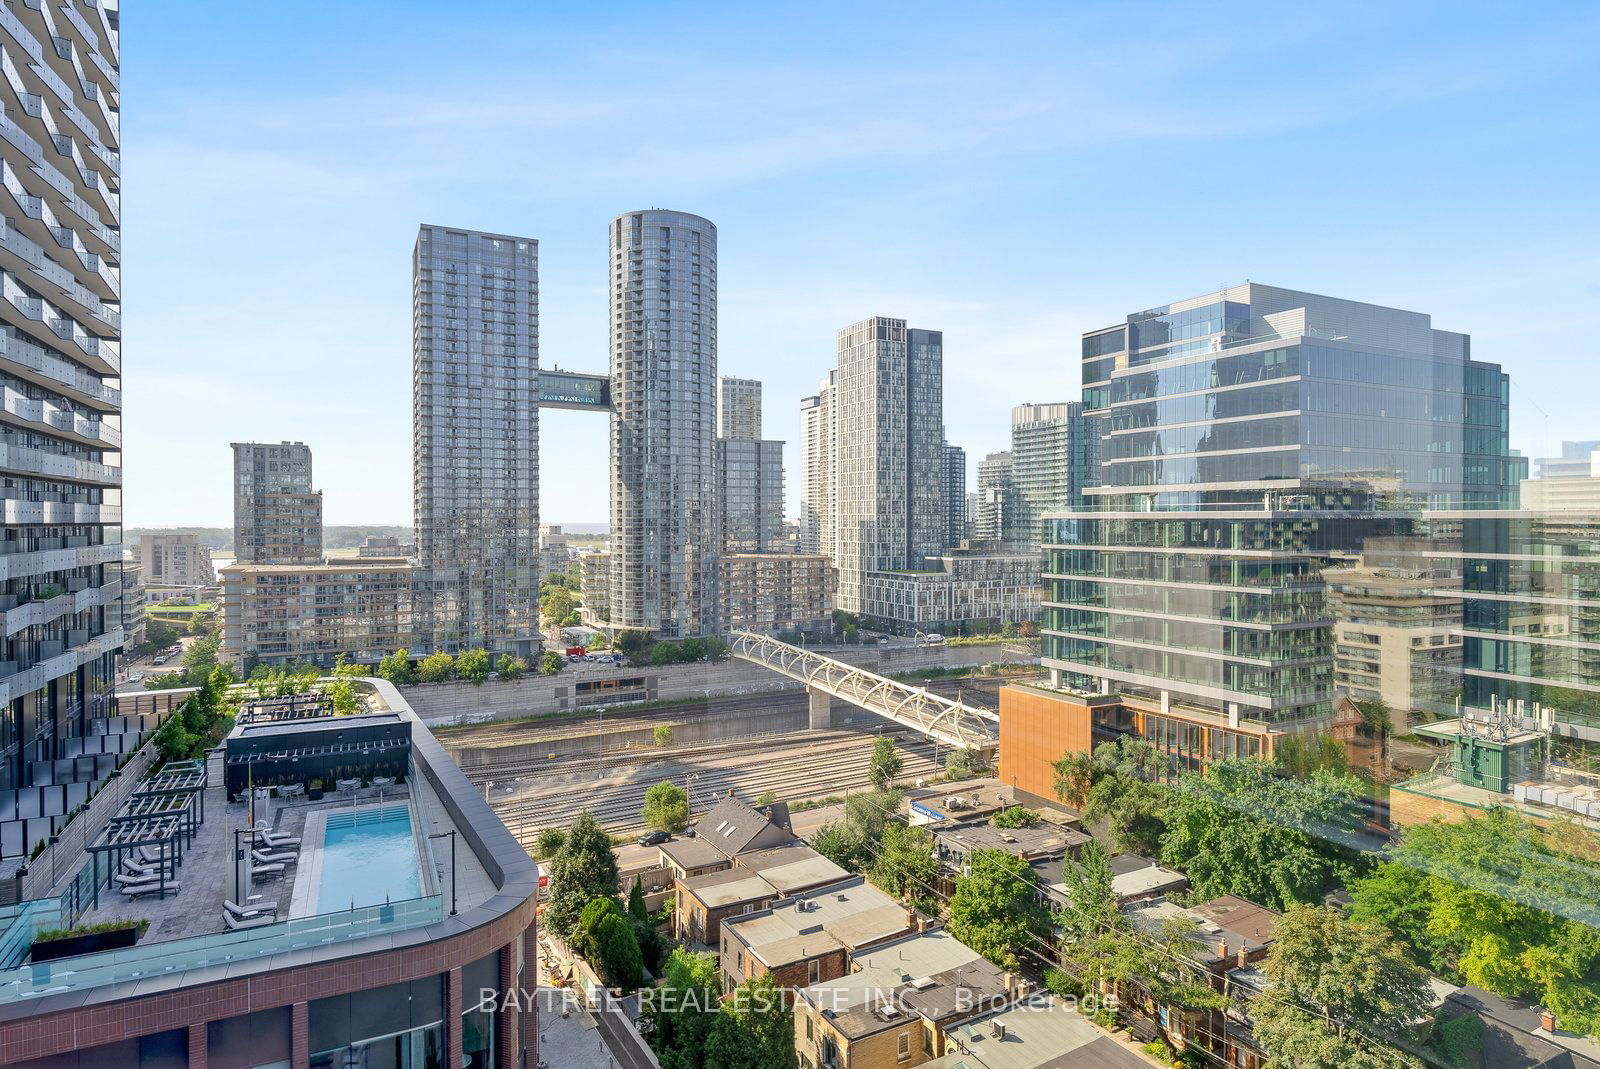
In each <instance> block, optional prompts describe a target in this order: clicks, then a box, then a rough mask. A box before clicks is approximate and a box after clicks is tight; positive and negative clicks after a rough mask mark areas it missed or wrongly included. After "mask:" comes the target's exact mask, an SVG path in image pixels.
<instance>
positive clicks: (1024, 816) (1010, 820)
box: [994, 805, 1044, 828]
mask: <svg viewBox="0 0 1600 1069" xmlns="http://www.w3.org/2000/svg"><path fill="white" fill-rule="evenodd" d="M1043 819H1044V817H1042V816H1040V815H1039V813H1038V812H1037V811H1035V810H1032V809H1028V808H1026V807H1024V806H1020V805H1013V806H1007V807H1006V808H1005V809H1002V810H1001V811H1000V812H998V813H996V814H995V815H994V826H995V827H997V828H1031V827H1033V826H1034V825H1035V824H1037V823H1039V822H1040V821H1041V820H1043Z"/></svg>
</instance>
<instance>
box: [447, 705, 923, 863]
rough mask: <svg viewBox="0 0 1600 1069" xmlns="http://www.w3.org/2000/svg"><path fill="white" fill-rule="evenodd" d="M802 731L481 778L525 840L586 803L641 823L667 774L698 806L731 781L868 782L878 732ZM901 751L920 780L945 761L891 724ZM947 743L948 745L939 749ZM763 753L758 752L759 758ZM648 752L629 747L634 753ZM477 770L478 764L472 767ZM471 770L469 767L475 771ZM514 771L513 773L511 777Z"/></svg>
mask: <svg viewBox="0 0 1600 1069" xmlns="http://www.w3.org/2000/svg"><path fill="white" fill-rule="evenodd" d="M821 734H823V733H820V732H812V731H803V732H795V733H792V734H788V735H776V736H768V737H764V738H761V739H755V740H748V741H745V742H737V741H736V742H733V743H724V744H720V745H707V746H697V747H692V748H689V747H686V748H684V749H683V750H665V751H660V752H659V753H652V754H649V755H648V756H649V757H650V758H651V759H650V760H646V761H624V762H622V763H619V762H618V761H617V760H616V759H613V758H607V759H606V760H604V761H601V760H599V759H582V760H568V761H560V762H549V763H548V764H547V765H540V766H539V774H538V775H537V776H530V775H527V774H526V773H524V774H523V775H521V776H518V777H516V778H512V777H513V770H512V769H510V768H504V767H502V768H500V769H499V770H498V775H499V776H501V777H505V779H501V778H496V776H495V775H494V774H491V773H490V772H489V771H488V770H487V769H485V770H484V772H483V774H481V775H479V776H477V777H475V778H474V779H475V782H479V783H483V784H489V783H490V782H491V781H492V782H493V786H491V787H489V788H488V790H489V799H490V802H491V804H492V805H493V806H494V808H495V811H496V812H497V813H498V814H499V816H500V818H501V820H502V821H504V822H505V824H506V826H507V827H509V828H510V829H511V830H512V832H513V834H516V835H517V836H518V837H519V838H520V839H522V840H523V841H524V842H525V843H528V844H531V843H532V841H533V838H534V837H535V836H536V835H537V834H538V832H539V831H541V830H543V829H544V828H549V827H558V828H564V827H566V826H567V825H568V824H570V823H571V821H572V818H574V817H576V816H577V815H578V813H579V812H580V811H582V810H584V809H587V810H589V811H590V813H592V814H593V815H594V816H595V818H596V819H597V820H599V821H600V823H601V824H602V825H603V826H604V827H605V828H606V829H607V830H608V831H610V832H612V833H613V834H629V833H632V832H635V831H641V830H643V828H644V824H643V822H642V821H641V820H640V818H639V810H640V808H641V806H642V805H643V802H644V792H645V790H646V789H648V788H649V787H650V786H652V785H654V784H656V783H658V782H660V781H661V780H663V779H669V780H671V781H672V782H674V783H677V784H679V785H680V786H684V787H685V788H686V789H687V790H689V791H690V792H691V806H690V808H691V810H692V811H694V812H700V811H702V810H704V809H706V808H708V807H709V806H711V805H712V804H714V803H715V800H716V798H717V797H719V796H721V795H723V794H726V793H727V791H728V790H730V789H731V790H733V791H734V793H735V794H737V795H739V796H740V797H743V798H745V799H747V800H748V799H753V798H755V797H757V796H758V795H760V794H762V793H763V792H765V791H771V792H773V793H774V794H775V795H777V796H778V797H779V798H780V799H783V800H785V801H804V800H807V799H813V798H822V797H827V796H830V795H835V794H844V793H848V792H853V791H860V790H864V789H866V788H867V787H868V786H869V785H870V780H869V778H868V775H867V764H868V757H869V755H870V754H871V751H872V745H873V742H874V740H875V739H876V737H877V736H876V735H873V734H866V733H855V732H828V733H826V736H827V737H823V738H819V737H818V736H819V735H821ZM884 734H885V735H890V736H892V737H894V738H895V740H896V744H897V746H898V748H899V750H900V754H901V757H902V759H903V761H904V770H903V774H902V778H903V779H906V780H908V781H909V780H913V779H916V778H918V777H924V776H932V775H935V774H937V773H938V772H940V771H942V768H941V767H940V765H938V764H936V763H935V761H934V759H933V756H934V755H933V749H934V747H933V745H932V744H930V743H928V742H926V741H924V740H922V739H921V738H920V737H915V736H907V735H902V734H900V733H898V732H891V731H886V732H884ZM944 752H946V751H945V749H944V748H942V747H941V753H940V757H941V758H942V757H943V754H944ZM757 754H759V761H755V760H752V757H753V756H754V755H757ZM637 756H645V755H644V754H630V755H629V757H637ZM472 771H477V770H472ZM470 774H471V773H470V772H469V775H470ZM507 779H509V780H510V782H507V781H506V780H507Z"/></svg>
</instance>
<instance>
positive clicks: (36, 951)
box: [28, 927, 139, 962]
mask: <svg viewBox="0 0 1600 1069" xmlns="http://www.w3.org/2000/svg"><path fill="white" fill-rule="evenodd" d="M138 941H139V929H138V928H136V927H130V928H117V929H114V930H112V931H109V932H90V933H89V934H87V935H73V936H68V937H67V938H66V939H52V940H50V941H49V942H48V943H35V944H33V948H32V949H31V950H30V951H29V952H28V959H29V960H30V961H35V962H39V961H55V960H56V959H57V958H71V957H76V956H77V955H79V954H94V953H97V952H99V951H101V950H123V949H126V948H127V947H131V946H133V945H134V944H135V943H137V942H138Z"/></svg>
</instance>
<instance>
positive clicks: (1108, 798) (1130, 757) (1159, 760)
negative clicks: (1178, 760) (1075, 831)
mask: <svg viewBox="0 0 1600 1069" xmlns="http://www.w3.org/2000/svg"><path fill="white" fill-rule="evenodd" d="M1092 761H1093V766H1094V785H1093V786H1092V787H1091V788H1090V789H1089V796H1088V798H1087V799H1086V800H1085V803H1084V807H1083V819H1084V820H1085V821H1086V822H1087V823H1089V824H1095V825H1103V826H1104V827H1106V828H1107V830H1108V831H1109V832H1110V835H1111V841H1112V843H1113V844H1114V845H1115V846H1116V847H1117V849H1118V850H1123V851H1127V852H1130V853H1135V854H1146V855H1150V854H1154V853H1155V852H1156V851H1158V850H1159V849H1160V848H1161V834H1162V832H1163V831H1164V830H1165V824H1164V823H1163V821H1162V813H1163V811H1164V810H1165V809H1166V806H1167V788H1166V787H1165V786H1164V785H1162V784H1161V783H1159V782H1157V780H1158V779H1159V778H1160V777H1161V776H1162V775H1163V773H1164V772H1165V771H1166V758H1165V757H1163V756H1162V754H1161V753H1160V752H1159V751H1157V750H1156V748H1155V747H1154V746H1151V745H1150V743H1149V742H1147V741H1146V740H1144V739H1140V738H1135V737H1133V736H1129V735H1124V736H1122V737H1121V738H1118V739H1117V740H1116V741H1114V742H1103V743H1101V744H1100V745H1099V746H1096V747H1095V749H1094V754H1093V757H1092Z"/></svg>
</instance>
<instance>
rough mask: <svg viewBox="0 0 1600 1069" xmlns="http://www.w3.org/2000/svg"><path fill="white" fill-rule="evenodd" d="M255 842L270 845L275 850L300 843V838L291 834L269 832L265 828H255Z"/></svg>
mask: <svg viewBox="0 0 1600 1069" xmlns="http://www.w3.org/2000/svg"><path fill="white" fill-rule="evenodd" d="M256 842H258V843H260V844H262V845H263V846H270V847H272V848H273V849H275V850H282V849H286V848H288V847H291V846H299V845H300V840H299V839H298V838H297V837H295V836H293V835H279V834H278V833H277V832H271V831H268V830H267V829H265V828H257V829H256Z"/></svg>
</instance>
